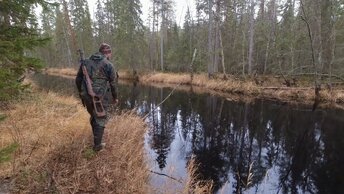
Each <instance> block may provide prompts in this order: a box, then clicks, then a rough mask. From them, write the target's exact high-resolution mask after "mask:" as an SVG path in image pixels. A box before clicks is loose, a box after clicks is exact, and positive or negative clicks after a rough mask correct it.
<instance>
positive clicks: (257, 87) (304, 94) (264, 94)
mask: <svg viewBox="0 0 344 194" xmlns="http://www.w3.org/2000/svg"><path fill="white" fill-rule="evenodd" d="M44 72H46V73H47V74H51V75H59V76H75V75H76V73H77V71H76V70H75V69H73V68H48V69H46V70H45V71H44ZM223 77H224V76H223V75H217V76H216V77H215V78H211V79H210V78H208V76H207V75H206V74H204V73H203V74H194V75H193V78H192V80H191V76H190V74H188V73H163V72H139V73H137V74H136V75H135V76H134V75H133V73H132V72H130V71H119V79H120V80H136V81H139V82H140V83H142V84H150V85H156V84H159V86H163V87H165V86H166V87H171V88H176V89H184V90H185V88H187V87H190V86H192V87H193V89H194V90H196V91H197V90H198V91H200V90H201V91H203V92H208V93H212V94H214V93H215V94H217V95H220V96H224V97H227V98H230V99H234V100H235V99H239V100H241V99H247V98H249V99H252V98H261V99H272V100H279V101H283V102H289V103H301V104H309V105H312V104H314V103H315V102H316V103H317V104H319V106H325V107H336V108H342V109H343V108H344V87H343V86H341V85H339V86H333V87H332V88H331V89H329V88H328V87H326V85H323V87H322V89H321V90H320V93H319V94H320V95H319V96H318V97H315V92H314V87H313V82H312V79H311V78H309V77H299V78H296V79H294V80H293V81H294V82H295V83H294V85H293V86H290V87H288V86H286V85H285V84H284V83H285V80H284V78H283V77H281V76H257V77H253V78H252V77H246V78H244V77H242V76H233V75H227V76H226V79H224V78H223ZM233 96H234V97H233Z"/></svg>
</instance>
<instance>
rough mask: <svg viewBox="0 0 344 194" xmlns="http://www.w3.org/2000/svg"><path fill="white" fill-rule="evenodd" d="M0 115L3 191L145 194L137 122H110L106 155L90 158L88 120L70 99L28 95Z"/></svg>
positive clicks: (127, 116) (128, 117)
mask: <svg viewBox="0 0 344 194" xmlns="http://www.w3.org/2000/svg"><path fill="white" fill-rule="evenodd" d="M2 112H3V114H5V115H6V116H7V118H6V119H4V120H3V121H2V122H1V123H0V130H1V133H2V135H1V138H0V149H1V150H2V151H3V150H5V151H6V152H2V156H1V158H5V159H6V160H2V161H1V165H0V183H1V184H2V185H4V184H7V189H8V190H9V191H11V192H14V193H76V192H79V193H80V192H81V193H110V192H111V193H147V191H148V185H147V182H148V175H149V174H148V173H149V172H148V171H147V166H146V164H145V161H144V154H143V134H144V132H145V124H144V122H143V121H142V119H140V118H138V117H137V116H135V115H133V114H131V113H124V114H121V115H115V116H113V118H111V119H110V121H109V124H108V125H107V127H106V131H105V134H104V138H105V142H107V147H106V149H105V150H104V151H101V152H99V153H94V152H93V150H92V149H91V147H92V135H91V128H90V126H89V116H88V114H87V112H86V111H85V109H84V108H83V107H82V106H80V105H79V103H78V101H77V100H76V99H74V98H73V97H64V96H60V95H58V94H55V93H43V92H41V93H33V94H31V96H30V97H29V98H26V99H25V100H23V101H21V102H17V103H15V104H13V105H12V108H11V109H9V110H3V111H2ZM2 192H4V191H2Z"/></svg>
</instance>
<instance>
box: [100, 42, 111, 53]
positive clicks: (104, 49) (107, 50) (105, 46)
mask: <svg viewBox="0 0 344 194" xmlns="http://www.w3.org/2000/svg"><path fill="white" fill-rule="evenodd" d="M99 52H101V53H103V54H108V53H111V47H110V45H109V44H106V43H101V44H100V47H99Z"/></svg>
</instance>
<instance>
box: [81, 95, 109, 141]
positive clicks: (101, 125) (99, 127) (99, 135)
mask: <svg viewBox="0 0 344 194" xmlns="http://www.w3.org/2000/svg"><path fill="white" fill-rule="evenodd" d="M82 99H83V101H84V104H85V106H86V108H87V112H88V113H89V114H90V124H91V126H92V132H93V141H94V147H97V146H100V144H101V143H102V139H103V134H104V129H105V125H106V123H107V121H108V103H107V101H103V106H104V109H105V112H106V116H104V117H98V116H97V115H96V113H95V110H94V106H93V102H92V99H91V97H90V96H84V97H82Z"/></svg>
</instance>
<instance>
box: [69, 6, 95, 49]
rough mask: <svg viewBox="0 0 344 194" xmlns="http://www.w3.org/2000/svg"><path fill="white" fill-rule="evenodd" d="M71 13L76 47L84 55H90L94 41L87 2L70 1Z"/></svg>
mask: <svg viewBox="0 0 344 194" xmlns="http://www.w3.org/2000/svg"><path fill="white" fill-rule="evenodd" d="M71 13H72V14H71V17H72V23H73V28H74V31H75V32H76V37H77V42H78V47H79V48H81V49H82V50H84V51H85V53H86V54H91V53H92V51H93V50H94V48H93V47H94V39H93V29H92V21H91V15H90V11H89V7H88V3H87V1H84V0H72V1H71Z"/></svg>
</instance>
